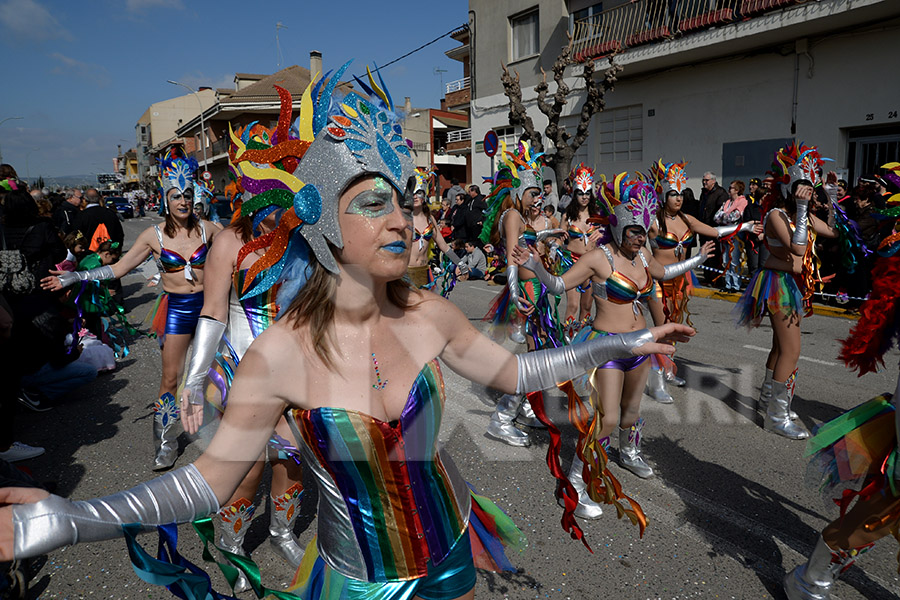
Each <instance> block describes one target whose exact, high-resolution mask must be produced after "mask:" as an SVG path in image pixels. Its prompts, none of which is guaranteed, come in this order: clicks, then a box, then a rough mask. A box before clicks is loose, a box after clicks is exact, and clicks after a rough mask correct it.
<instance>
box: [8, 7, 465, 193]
mask: <svg viewBox="0 0 900 600" xmlns="http://www.w3.org/2000/svg"><path fill="white" fill-rule="evenodd" d="M328 11H332V12H330V13H329V12H328ZM467 20H468V3H467V2H465V1H464V0H445V1H442V2H422V1H421V0H419V1H418V2H413V1H408V0H401V1H396V0H395V1H390V2H374V1H369V2H360V1H357V0H343V1H338V2H320V1H309V0H294V1H287V0H284V1H268V0H257V1H255V2H237V1H232V0H220V1H206V0H203V1H195V0H77V1H74V2H73V1H71V0H67V1H62V0H0V56H2V57H3V59H2V62H3V65H4V67H5V69H4V70H5V77H4V83H3V91H2V92H0V121H2V120H3V119H5V118H7V117H24V118H23V119H21V120H10V121H6V122H5V123H3V124H2V125H0V151H2V155H3V162H7V163H10V164H12V165H13V166H15V167H16V169H17V170H18V172H19V175H20V176H22V177H25V176H26V175H30V176H31V177H32V178H35V177H37V176H38V175H44V176H62V175H75V174H84V173H98V172H108V171H110V170H111V169H112V158H113V157H114V156H115V154H116V145H117V144H122V146H123V149H126V148H129V147H132V146H134V145H135V141H134V140H135V137H134V125H135V123H136V122H137V120H138V118H139V117H140V116H141V114H143V112H144V111H145V110H146V108H147V106H149V105H150V104H152V103H153V102H158V101H160V100H165V99H168V98H173V97H176V96H179V95H181V89H180V88H177V87H175V86H172V85H170V84H167V83H166V80H167V79H174V80H176V81H180V82H182V83H185V84H186V85H189V86H192V87H197V86H200V85H209V86H212V87H233V78H234V73H235V72H249V73H272V72H274V71H276V70H277V52H276V46H275V24H276V23H277V22H279V21H280V22H281V23H282V24H283V25H285V26H286V27H287V29H281V30H280V31H279V40H280V44H281V51H282V54H283V56H284V61H283V63H282V66H290V65H292V64H298V65H301V66H304V67H307V66H309V51H310V50H320V51H321V52H322V53H323V59H324V64H325V69H326V70H327V69H331V68H334V67H336V66H339V64H340V63H343V62H344V61H346V60H349V59H351V58H353V59H355V61H354V65H355V67H356V68H355V69H353V70H354V71H355V72H357V73H361V72H364V69H365V61H367V60H368V61H374V62H375V63H377V64H384V63H387V62H389V61H391V60H393V59H395V58H397V57H399V56H401V55H402V54H405V53H406V52H408V51H410V50H412V49H414V48H416V47H418V46H420V45H421V44H424V43H426V42H428V41H430V40H432V39H434V38H436V37H438V36H439V35H441V34H443V33H446V32H448V31H450V30H451V29H455V28H456V27H458V26H460V25H462V24H463V23H465V22H467ZM458 45H459V44H458V42H456V41H455V40H453V39H452V38H449V37H447V38H444V39H442V40H440V41H438V42H437V43H435V44H433V45H431V46H429V47H428V48H425V49H424V50H422V51H420V52H417V53H416V54H413V55H412V56H410V57H408V58H405V59H404V60H402V61H400V62H398V63H396V64H394V65H392V66H390V67H388V68H387V69H385V72H384V78H385V81H386V83H387V84H388V86H389V88H390V91H391V95H392V96H393V97H394V98H401V99H402V98H403V97H404V96H410V97H411V98H412V102H413V106H416V107H435V108H436V107H438V106H439V102H440V97H441V86H440V81H441V79H440V78H441V76H443V81H444V82H447V81H452V80H455V79H459V78H461V77H462V64H461V63H459V62H457V61H453V60H450V59H448V58H447V57H446V56H445V55H444V52H445V51H446V50H449V49H450V48H453V47H455V46H458ZM436 68H437V69H446V70H447V72H446V73H443V74H436V73H435V72H434V71H435V69H436ZM26 162H27V165H26Z"/></svg>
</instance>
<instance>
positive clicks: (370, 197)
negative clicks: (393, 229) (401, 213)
mask: <svg viewBox="0 0 900 600" xmlns="http://www.w3.org/2000/svg"><path fill="white" fill-rule="evenodd" d="M346 212H347V214H348V215H362V216H364V217H368V218H370V219H377V218H379V217H383V216H385V215H389V214H391V213H392V212H394V191H393V188H392V187H391V186H390V184H389V183H388V182H386V181H385V180H384V179H381V178H380V177H379V178H376V179H375V187H374V188H373V189H370V190H365V191H363V192H360V193H359V194H357V195H356V196H355V197H354V198H353V200H351V201H350V206H348V207H347V211H346Z"/></svg>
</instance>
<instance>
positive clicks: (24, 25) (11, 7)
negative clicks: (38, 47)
mask: <svg viewBox="0 0 900 600" xmlns="http://www.w3.org/2000/svg"><path fill="white" fill-rule="evenodd" d="M0 23H2V24H3V26H4V27H5V28H6V29H8V30H9V31H10V32H11V33H12V34H13V35H14V36H16V37H21V38H26V39H31V40H37V41H44V40H51V39H64V40H71V39H74V38H73V37H72V34H71V33H69V32H68V31H66V30H65V29H64V28H63V26H62V25H60V23H59V21H58V20H57V19H56V17H54V16H53V15H52V14H50V11H48V10H47V9H46V8H44V7H43V6H41V5H40V4H39V3H38V2H37V1H36V0H6V2H3V3H2V4H0Z"/></svg>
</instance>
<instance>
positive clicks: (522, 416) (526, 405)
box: [516, 398, 547, 429]
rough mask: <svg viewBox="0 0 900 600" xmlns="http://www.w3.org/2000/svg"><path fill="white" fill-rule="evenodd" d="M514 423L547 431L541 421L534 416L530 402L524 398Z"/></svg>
mask: <svg viewBox="0 0 900 600" xmlns="http://www.w3.org/2000/svg"><path fill="white" fill-rule="evenodd" d="M516 422H517V423H519V424H520V425H525V426H526V427H534V428H535V429H547V426H546V425H544V424H543V423H541V420H540V419H538V418H537V415H536V414H534V409H533V408H531V402H529V401H528V398H525V400H523V401H522V406H521V407H520V408H519V414H518V415H516Z"/></svg>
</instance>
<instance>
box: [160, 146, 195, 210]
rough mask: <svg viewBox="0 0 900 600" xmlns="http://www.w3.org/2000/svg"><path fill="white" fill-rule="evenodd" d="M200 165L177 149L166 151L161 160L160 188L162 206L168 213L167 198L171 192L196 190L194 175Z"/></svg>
mask: <svg viewBox="0 0 900 600" xmlns="http://www.w3.org/2000/svg"><path fill="white" fill-rule="evenodd" d="M199 168H200V165H199V164H197V160H196V159H194V158H190V157H185V156H184V155H183V154H182V153H181V150H179V149H178V148H176V147H172V148H169V149H168V150H166V154H165V155H164V156H163V157H162V158H161V159H159V186H160V187H161V188H162V199H161V200H160V204H161V205H162V206H163V210H165V212H166V213H168V212H169V203H168V202H167V200H166V198H167V196H168V195H169V190H171V189H173V188H174V189H177V190H178V191H179V192H181V193H184V192H185V191H187V190H192V191H193V189H194V183H195V182H194V175H195V174H196V173H197V169H199Z"/></svg>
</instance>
